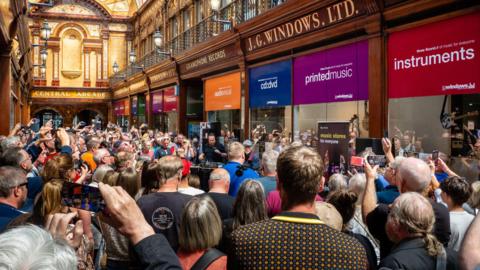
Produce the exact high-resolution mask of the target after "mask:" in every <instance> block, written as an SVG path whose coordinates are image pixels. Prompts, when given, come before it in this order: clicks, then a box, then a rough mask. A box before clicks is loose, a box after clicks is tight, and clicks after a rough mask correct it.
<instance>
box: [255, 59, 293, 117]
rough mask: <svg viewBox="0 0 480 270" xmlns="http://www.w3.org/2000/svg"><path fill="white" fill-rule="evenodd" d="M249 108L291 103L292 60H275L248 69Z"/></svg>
mask: <svg viewBox="0 0 480 270" xmlns="http://www.w3.org/2000/svg"><path fill="white" fill-rule="evenodd" d="M249 72H250V73H249V75H250V77H249V97H250V108H261V107H280V106H288V105H291V104H292V91H291V89H292V77H291V73H292V62H291V60H287V61H282V62H277V63H273V64H269V65H265V66H261V67H256V68H251V69H250V70H249Z"/></svg>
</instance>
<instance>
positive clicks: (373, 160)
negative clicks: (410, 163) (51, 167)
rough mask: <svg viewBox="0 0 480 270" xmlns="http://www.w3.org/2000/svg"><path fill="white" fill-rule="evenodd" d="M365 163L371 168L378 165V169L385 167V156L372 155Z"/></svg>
mask: <svg viewBox="0 0 480 270" xmlns="http://www.w3.org/2000/svg"><path fill="white" fill-rule="evenodd" d="M367 162H368V164H370V165H371V166H376V165H378V166H379V167H381V168H383V167H385V166H386V165H387V159H386V158H385V155H372V156H368V157H367Z"/></svg>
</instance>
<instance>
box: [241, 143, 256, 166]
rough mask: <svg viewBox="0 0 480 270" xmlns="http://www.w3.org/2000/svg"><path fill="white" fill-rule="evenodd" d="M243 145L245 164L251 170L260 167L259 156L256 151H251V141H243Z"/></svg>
mask: <svg viewBox="0 0 480 270" xmlns="http://www.w3.org/2000/svg"><path fill="white" fill-rule="evenodd" d="M243 147H245V165H246V166H248V167H250V168H251V169H253V170H258V169H260V158H259V157H258V153H256V152H254V151H253V149H252V148H253V142H252V141H250V140H245V141H243Z"/></svg>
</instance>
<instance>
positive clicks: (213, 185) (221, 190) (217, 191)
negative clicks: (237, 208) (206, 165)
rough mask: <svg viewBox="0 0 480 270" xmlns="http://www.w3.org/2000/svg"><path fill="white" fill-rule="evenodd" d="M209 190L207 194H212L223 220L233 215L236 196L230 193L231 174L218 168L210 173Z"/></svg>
mask: <svg viewBox="0 0 480 270" xmlns="http://www.w3.org/2000/svg"><path fill="white" fill-rule="evenodd" d="M208 186H209V191H208V193H206V194H205V195H208V196H210V198H212V200H213V202H214V203H215V205H216V206H217V210H218V214H219V215H220V218H221V219H222V220H225V219H228V218H232V217H233V203H234V202H235V198H234V197H232V196H230V195H228V189H229V188H230V175H229V174H228V172H227V171H226V170H225V169H222V168H218V169H215V170H213V171H212V172H211V173H210V180H209V181H208Z"/></svg>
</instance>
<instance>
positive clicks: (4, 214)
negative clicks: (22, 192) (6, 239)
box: [0, 203, 23, 232]
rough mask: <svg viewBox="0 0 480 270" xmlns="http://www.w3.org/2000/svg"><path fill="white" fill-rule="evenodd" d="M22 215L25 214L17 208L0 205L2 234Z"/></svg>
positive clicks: (0, 229) (0, 228) (0, 230)
mask: <svg viewBox="0 0 480 270" xmlns="http://www.w3.org/2000/svg"><path fill="white" fill-rule="evenodd" d="M21 214H23V212H21V211H20V210H18V209H16V208H15V207H13V206H10V205H8V204H4V203H0V232H3V231H4V230H5V228H6V227H7V225H8V224H9V223H10V222H11V221H12V220H14V219H15V218H16V217H18V216H20V215H21Z"/></svg>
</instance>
